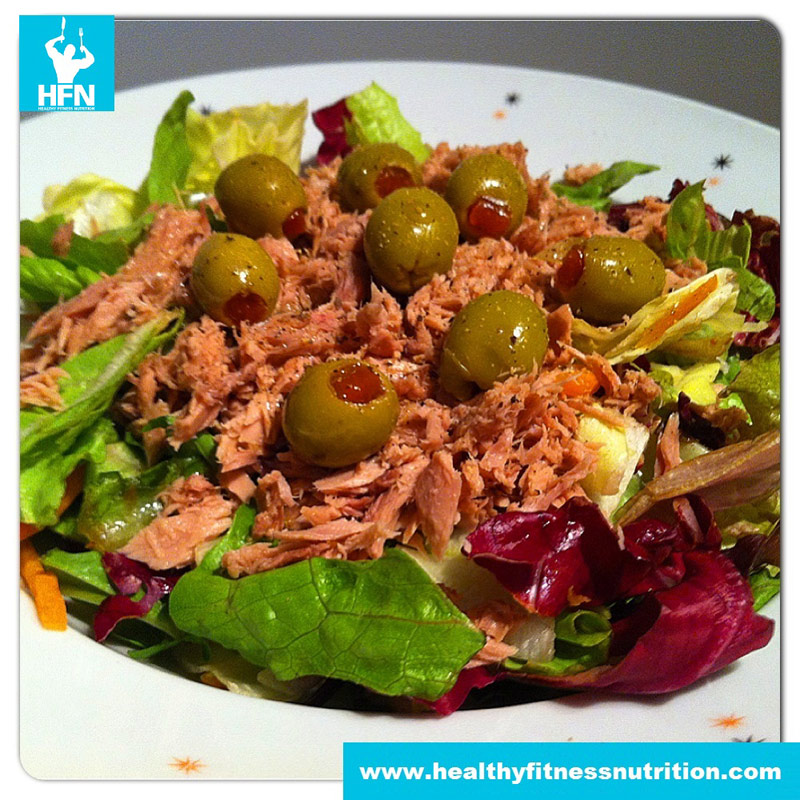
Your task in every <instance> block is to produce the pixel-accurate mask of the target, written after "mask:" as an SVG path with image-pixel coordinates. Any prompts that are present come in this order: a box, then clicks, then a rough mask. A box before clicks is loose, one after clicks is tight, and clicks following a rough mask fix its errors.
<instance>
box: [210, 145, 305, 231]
mask: <svg viewBox="0 0 800 800" xmlns="http://www.w3.org/2000/svg"><path fill="white" fill-rule="evenodd" d="M214 194H215V196H216V198H217V201H218V202H219V207H220V208H221V209H222V213H223V214H224V215H225V220H226V222H227V223H228V227H229V228H230V229H231V230H232V231H236V232H237V233H243V234H244V235H245V236H250V237H251V238H252V239H258V238H260V237H262V236H265V235H266V234H269V235H270V236H274V237H275V238H276V239H279V238H281V237H282V236H285V237H286V238H287V239H290V240H293V239H296V238H297V237H298V236H300V235H301V234H303V233H305V230H306V224H305V213H306V210H307V208H308V200H307V199H306V192H305V189H303V185H302V184H301V183H300V179H299V178H298V177H297V175H295V174H294V172H292V170H291V169H290V168H289V167H288V166H287V165H286V164H284V163H283V161H281V160H280V159H279V158H275V157H274V156H268V155H264V154H263V153H253V154H251V155H248V156H244V157H243V158H240V159H238V160H237V161H234V162H233V163H232V164H229V165H228V166H227V167H225V169H224V170H222V172H221V173H220V175H219V177H218V178H217V182H216V184H215V186H214Z"/></svg>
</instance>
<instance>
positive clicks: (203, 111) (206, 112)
mask: <svg viewBox="0 0 800 800" xmlns="http://www.w3.org/2000/svg"><path fill="white" fill-rule="evenodd" d="M200 113H201V114H202V115H203V116H204V117H207V116H208V115H209V114H210V113H211V106H200Z"/></svg>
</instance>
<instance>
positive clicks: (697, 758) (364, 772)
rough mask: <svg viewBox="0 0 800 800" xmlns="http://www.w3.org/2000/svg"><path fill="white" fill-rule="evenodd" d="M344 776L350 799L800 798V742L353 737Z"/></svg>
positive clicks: (347, 748) (346, 747)
mask: <svg viewBox="0 0 800 800" xmlns="http://www.w3.org/2000/svg"><path fill="white" fill-rule="evenodd" d="M343 777H344V800H364V799H365V798H380V800H392V798H408V797H413V798H414V800H425V798H436V800H449V798H454V800H455V799H456V798H457V800H486V798H487V797H492V796H495V794H494V793H495V792H497V793H500V792H502V795H499V796H502V797H503V798H504V800H514V798H520V800H522V798H524V800H532V799H533V798H540V797H541V798H545V797H547V798H553V800H586V798H587V797H591V798H592V800H601V798H613V800H626V799H627V798H631V799H633V798H636V800H641V798H647V800H662V798H678V797H679V798H681V800H691V798H704V800H708V797H709V792H712V793H716V794H717V795H718V796H719V797H721V798H724V800H738V798H747V800H752V798H753V797H757V796H763V797H769V798H770V800H783V798H787V799H790V800H798V798H800V743H795V742H792V743H774V742H768V743H759V742H752V743H730V744H728V743H725V744H715V743H695V744H693V743H684V742H659V743H651V742H636V743H629V742H626V743H624V744H616V743H605V742H604V743H600V744H597V743H578V742H575V743H572V742H569V743H542V744H538V743H535V742H531V743H520V742H513V743H506V744H502V743H497V742H489V743H480V742H462V743H455V742H448V743H442V742H413V743H411V742H383V743H377V742H371V743H346V744H345V745H344V776H343ZM487 792H488V794H487Z"/></svg>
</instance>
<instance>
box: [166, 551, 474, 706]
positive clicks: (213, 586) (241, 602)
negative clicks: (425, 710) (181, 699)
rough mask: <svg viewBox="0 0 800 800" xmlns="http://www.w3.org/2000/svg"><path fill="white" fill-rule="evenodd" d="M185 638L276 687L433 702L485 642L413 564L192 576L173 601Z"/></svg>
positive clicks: (400, 557)
mask: <svg viewBox="0 0 800 800" xmlns="http://www.w3.org/2000/svg"><path fill="white" fill-rule="evenodd" d="M170 614H171V616H172V619H173V621H174V622H175V624H176V625H177V626H178V627H179V628H180V629H181V630H184V631H186V632H187V633H191V634H193V635H196V636H201V637H205V638H208V639H211V640H212V641H214V642H217V643H218V644H221V645H222V646H223V647H227V648H228V649H233V650H237V651H238V652H239V653H240V654H241V655H242V656H243V657H244V658H246V659H247V660H248V661H250V662H251V663H253V664H256V665H257V666H264V667H269V668H270V669H271V670H272V672H273V673H274V675H275V676H276V677H277V678H278V680H282V681H286V680H293V679H295V678H299V677H302V676H304V675H320V676H324V677H331V678H338V679H341V680H347V681H353V682H355V683H359V684H361V685H363V686H366V687H368V688H370V689H373V690H374V691H377V692H381V693H383V694H388V695H412V696H414V697H420V698H423V699H427V700H435V699H437V698H438V697H441V695H443V694H444V693H445V692H447V691H448V690H449V689H451V688H452V687H453V685H454V684H455V682H456V679H457V677H458V675H459V673H460V672H461V670H462V668H463V667H464V665H465V664H466V663H467V662H468V661H469V660H470V658H471V657H472V656H473V655H474V654H475V653H476V652H477V651H478V650H480V648H481V647H482V646H483V644H484V636H483V634H482V633H480V631H478V630H476V629H475V628H474V627H473V626H472V625H471V624H470V622H469V620H468V619H467V618H466V617H465V616H464V615H463V614H462V613H461V612H460V611H459V610H458V609H457V608H456V607H455V606H454V605H453V604H452V603H451V602H450V600H448V598H447V596H446V595H445V594H444V592H442V590H441V589H440V588H439V587H438V586H437V585H436V584H435V583H433V581H431V579H430V578H429V577H428V576H427V575H426V574H425V572H424V570H423V569H422V568H421V567H419V566H418V565H417V564H416V563H415V562H414V561H413V560H412V559H411V558H409V557H408V556H407V555H405V554H404V553H402V552H401V551H400V550H399V549H397V548H394V549H392V550H389V551H387V552H386V553H385V554H384V555H383V556H382V557H381V558H379V559H377V560H374V561H338V560H328V559H321V558H312V559H310V560H307V561H302V562H299V563H297V564H292V565H291V566H288V567H282V568H280V569H275V570H271V571H269V572H262V573H259V574H256V575H250V576H247V577H245V578H240V579H238V580H230V579H228V578H225V577H222V576H219V575H214V574H212V573H211V572H210V571H208V570H206V569H194V570H192V571H191V572H189V573H187V574H186V575H184V576H183V577H182V578H181V579H180V580H179V581H178V584H177V585H176V586H175V588H174V589H173V591H172V594H171V596H170Z"/></svg>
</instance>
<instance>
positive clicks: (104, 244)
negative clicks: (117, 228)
mask: <svg viewBox="0 0 800 800" xmlns="http://www.w3.org/2000/svg"><path fill="white" fill-rule="evenodd" d="M66 221H67V219H66V217H64V216H63V215H61V214H55V215H53V216H49V217H44V218H43V219H40V220H31V219H24V220H22V221H21V222H20V224H19V243H20V245H22V246H23V247H27V248H28V249H29V250H30V251H31V252H32V253H33V254H34V255H35V256H39V257H40V258H52V259H54V260H56V261H59V262H61V264H63V265H64V266H66V267H69V268H70V269H71V270H73V271H75V270H77V269H79V268H84V269H88V270H92V271H93V272H96V273H98V275H99V273H101V272H103V273H105V274H106V275H113V274H114V273H115V272H116V271H117V270H118V269H119V268H120V267H121V266H122V265H123V264H124V263H125V262H126V261H127V260H128V259H129V258H130V254H131V247H132V245H133V244H135V242H136V241H137V240H136V239H131V238H130V237H129V236H126V235H125V234H126V232H127V231H128V229H127V228H126V229H124V230H123V231H121V232H119V234H118V235H115V234H114V233H113V232H111V231H109V232H107V233H106V234H105V235H103V236H100V237H98V238H96V239H90V238H88V237H86V236H80V235H79V234H77V233H74V232H73V234H72V238H71V239H70V246H69V252H68V253H67V255H63V256H62V255H59V254H57V253H56V252H55V251H54V250H53V236H54V235H55V233H56V231H57V230H58V228H59V227H60V226H61V225H63V224H64V223H65V222H66ZM140 232H141V229H140Z"/></svg>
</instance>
